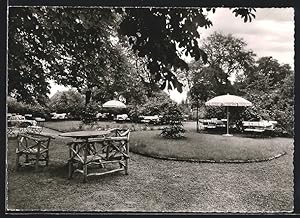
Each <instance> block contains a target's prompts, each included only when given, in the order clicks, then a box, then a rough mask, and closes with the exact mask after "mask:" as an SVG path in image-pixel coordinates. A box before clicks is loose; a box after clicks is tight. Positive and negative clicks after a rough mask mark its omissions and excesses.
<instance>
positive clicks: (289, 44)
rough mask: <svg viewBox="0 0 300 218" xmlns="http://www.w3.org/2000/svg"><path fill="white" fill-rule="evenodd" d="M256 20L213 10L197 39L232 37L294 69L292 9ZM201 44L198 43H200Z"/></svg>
mask: <svg viewBox="0 0 300 218" xmlns="http://www.w3.org/2000/svg"><path fill="white" fill-rule="evenodd" d="M255 15H256V18H255V19H254V20H252V22H247V23H244V22H243V20H242V19H241V18H240V17H235V16H234V14H233V13H232V12H231V11H230V9H228V8H217V10H216V12H215V13H214V14H213V13H210V14H208V18H209V19H210V20H211V21H212V23H213V26H211V27H210V28H208V29H205V28H201V29H200V30H199V31H200V35H201V39H204V38H205V37H207V36H209V35H210V34H212V33H213V32H214V31H218V32H222V33H223V34H230V33H231V34H232V35H233V36H235V37H239V38H243V39H244V41H245V42H246V43H247V48H248V49H251V50H253V52H254V53H255V54H256V55H257V57H256V58H260V57H264V56H272V57H273V58H275V59H277V60H278V62H279V63H280V64H289V65H290V66H291V67H292V68H294V9H293V8H257V9H256V13H255ZM200 42H201V41H200ZM67 89H68V88H66V87H63V86H58V85H56V84H54V83H53V82H51V93H50V95H49V96H50V97H51V96H52V95H53V94H55V92H56V91H62V90H67ZM170 94H171V98H172V99H173V100H175V101H177V102H180V101H182V99H185V97H186V93H183V94H180V93H178V92H177V91H170Z"/></svg>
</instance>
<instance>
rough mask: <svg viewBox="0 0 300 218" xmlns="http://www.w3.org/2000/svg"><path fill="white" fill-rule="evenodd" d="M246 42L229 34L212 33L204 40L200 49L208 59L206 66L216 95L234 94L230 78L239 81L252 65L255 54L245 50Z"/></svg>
mask: <svg viewBox="0 0 300 218" xmlns="http://www.w3.org/2000/svg"><path fill="white" fill-rule="evenodd" d="M246 46H247V44H246V42H245V41H244V40H243V39H242V38H236V37H234V36H233V35H231V34H228V35H224V34H222V33H218V32H214V33H213V34H212V35H210V36H209V37H207V38H206V40H205V41H204V43H203V45H202V49H203V50H204V51H205V52H206V54H207V57H208V66H209V68H210V69H211V72H212V73H213V75H214V80H215V83H216V86H215V89H214V91H215V92H216V95H222V94H226V93H231V94H236V92H237V90H235V89H234V86H233V85H232V83H231V82H230V77H234V78H236V80H238V79H239V77H242V76H243V74H244V72H246V71H248V69H249V68H250V67H251V66H253V64H254V56H255V54H254V53H253V52H252V51H251V50H248V49H246Z"/></svg>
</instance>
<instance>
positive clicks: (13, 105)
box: [7, 97, 50, 119]
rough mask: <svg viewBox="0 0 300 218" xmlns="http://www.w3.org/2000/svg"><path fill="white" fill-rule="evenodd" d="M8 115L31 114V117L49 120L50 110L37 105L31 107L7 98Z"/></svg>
mask: <svg viewBox="0 0 300 218" xmlns="http://www.w3.org/2000/svg"><path fill="white" fill-rule="evenodd" d="M7 110H8V113H18V114H22V115H24V114H32V115H33V117H43V118H46V119H49V118H50V110H49V109H48V108H47V107H46V106H42V105H39V104H35V105H31V104H27V103H24V102H19V101H17V100H16V99H14V98H11V97H8V98H7Z"/></svg>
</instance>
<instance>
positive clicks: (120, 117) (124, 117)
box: [115, 114, 130, 121]
mask: <svg viewBox="0 0 300 218" xmlns="http://www.w3.org/2000/svg"><path fill="white" fill-rule="evenodd" d="M129 120H130V118H129V117H128V115H127V114H118V115H117V116H116V118H115V121H129Z"/></svg>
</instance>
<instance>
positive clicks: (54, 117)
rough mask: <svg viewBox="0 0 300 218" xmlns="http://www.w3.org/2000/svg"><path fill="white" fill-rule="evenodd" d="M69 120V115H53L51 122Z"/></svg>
mask: <svg viewBox="0 0 300 218" xmlns="http://www.w3.org/2000/svg"><path fill="white" fill-rule="evenodd" d="M65 119H68V115H67V113H61V114H58V113H51V120H65Z"/></svg>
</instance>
